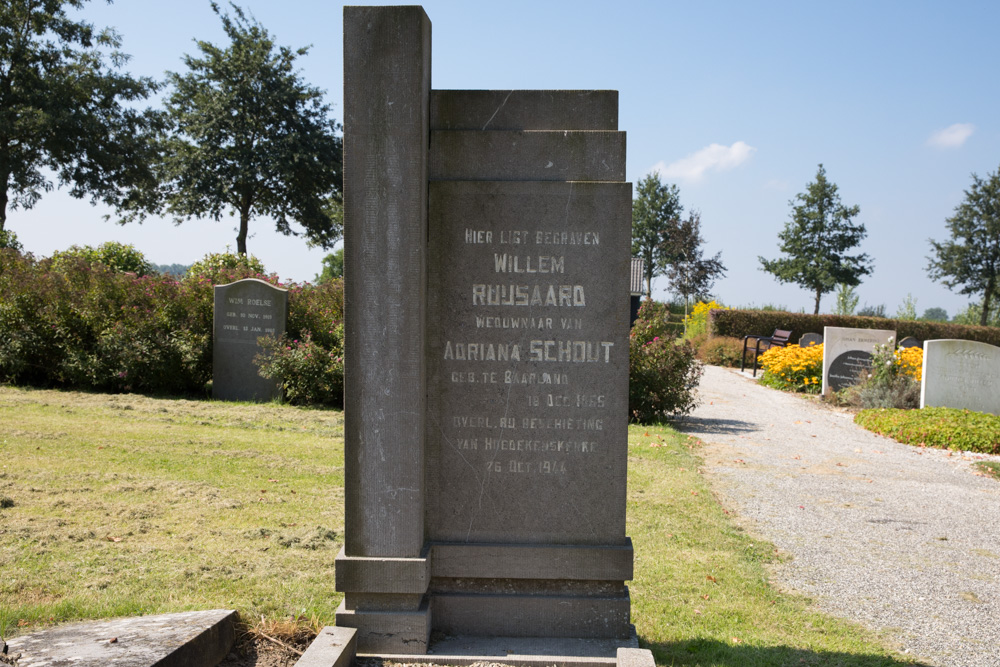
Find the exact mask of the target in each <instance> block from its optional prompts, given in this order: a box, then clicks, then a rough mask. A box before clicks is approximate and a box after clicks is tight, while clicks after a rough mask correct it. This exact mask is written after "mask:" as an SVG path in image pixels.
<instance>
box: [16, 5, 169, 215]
mask: <svg viewBox="0 0 1000 667" xmlns="http://www.w3.org/2000/svg"><path fill="white" fill-rule="evenodd" d="M86 1H87V0H3V2H0V231H2V230H3V229H4V226H5V225H6V223H7V209H8V208H10V209H12V210H14V209H17V208H24V209H28V208H31V207H32V206H34V205H35V203H36V202H38V200H39V199H40V198H41V197H42V194H43V193H45V192H48V191H50V190H52V188H53V180H55V181H57V182H58V184H59V185H66V186H69V188H70V190H69V193H70V194H71V195H73V196H74V197H78V198H83V197H85V196H90V199H91V202H92V203H96V202H98V201H100V202H104V203H106V204H108V205H110V206H114V207H122V206H124V207H132V206H135V205H136V202H137V201H138V200H139V199H141V197H142V196H143V193H146V192H148V191H149V190H150V187H151V185H152V183H153V177H152V173H151V170H150V167H149V165H150V163H151V160H152V158H153V155H154V154H153V147H152V143H151V141H150V136H151V134H152V133H153V132H154V131H155V130H156V129H157V128H158V127H159V122H160V118H161V115H160V114H158V113H157V112H154V111H152V110H148V109H147V110H142V109H139V108H137V106H136V103H137V102H140V101H141V100H144V99H145V98H146V97H148V96H149V94H150V93H152V92H153V91H155V89H156V84H155V83H154V82H153V81H152V80H151V79H148V78H140V79H135V78H132V77H131V76H130V75H129V74H127V73H125V72H124V71H122V67H123V66H124V64H125V63H126V62H127V61H128V56H126V55H125V54H123V53H121V52H120V51H119V50H118V49H119V48H120V47H121V37H120V36H119V35H118V33H116V32H115V31H114V30H111V29H109V28H105V29H101V30H98V29H95V28H94V26H93V25H91V24H89V23H86V22H83V21H74V20H72V19H71V18H70V17H68V16H67V15H66V10H67V9H80V8H82V7H83V5H84V4H85V2H86Z"/></svg>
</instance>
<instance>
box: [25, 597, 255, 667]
mask: <svg viewBox="0 0 1000 667" xmlns="http://www.w3.org/2000/svg"><path fill="white" fill-rule="evenodd" d="M238 619H239V617H238V615H237V614H236V612H235V611H233V610H230V609H213V610H209V611H186V612H180V613H175V614H158V615H155V616H138V617H134V618H113V619H107V620H101V621H86V622H83V623H69V624H67V625H59V626H56V627H53V628H46V629H45V630H39V631H38V632H34V633H32V634H30V635H24V636H23V637H15V638H14V639H11V640H9V641H8V642H7V645H8V648H7V657H8V658H10V657H14V656H17V655H20V659H19V662H18V664H21V665H25V667H27V666H29V665H34V666H35V667H41V666H42V665H69V664H72V665H73V666H74V667H107V666H112V667H152V666H153V665H156V667H215V665H217V664H219V662H221V661H222V659H223V658H225V657H226V654H228V653H229V651H230V649H231V648H232V647H233V644H234V642H235V641H236V622H237V620H238Z"/></svg>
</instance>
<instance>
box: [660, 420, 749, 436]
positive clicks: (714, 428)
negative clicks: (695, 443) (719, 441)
mask: <svg viewBox="0 0 1000 667" xmlns="http://www.w3.org/2000/svg"><path fill="white" fill-rule="evenodd" d="M672 426H673V427H674V428H675V429H677V430H678V431H681V432H682V433H692V434H695V435H705V434H715V435H727V434H736V433H754V432H756V431H759V430H761V429H760V427H759V426H757V425H756V424H754V423H753V422H748V421H743V420H741V419H721V418H717V419H712V418H708V417H687V418H685V419H684V420H683V421H677V422H674V423H673V424H672Z"/></svg>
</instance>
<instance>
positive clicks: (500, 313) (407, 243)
mask: <svg viewBox="0 0 1000 667" xmlns="http://www.w3.org/2000/svg"><path fill="white" fill-rule="evenodd" d="M344 29H345V37H344V56H345V58H344V61H345V76H344V81H345V84H344V85H345V91H344V93H345V94H344V100H345V102H344V128H345V129H344V157H345V165H344V207H345V221H346V223H345V248H346V251H345V253H344V255H345V262H346V266H345V306H346V309H347V312H346V315H345V322H346V331H345V360H346V369H345V380H346V391H345V394H346V400H345V403H346V405H345V418H346V426H345V478H346V482H345V508H346V521H345V524H346V527H345V545H344V550H343V551H342V552H341V554H340V555H339V556H338V557H337V563H336V579H337V581H336V584H337V590H339V591H342V592H343V593H344V594H345V597H344V602H343V604H342V605H341V607H340V609H339V610H338V612H337V624H338V625H346V626H351V627H356V628H358V651H359V653H362V654H364V653H388V654H423V653H425V652H427V651H428V650H433V651H434V652H435V653H438V654H440V653H441V652H442V651H445V648H442V647H444V646H445V645H451V646H458V645H459V644H455V642H462V641H466V640H468V642H467V643H462V644H460V645H461V646H463V647H466V648H463V649H454V650H463V651H471V652H472V654H475V652H476V651H482V650H484V649H483V647H484V646H485V645H486V644H484V643H482V642H479V643H477V641H478V640H484V641H485V638H493V639H490V640H489V641H491V642H493V644H491V645H494V644H495V645H494V649H495V650H500V648H498V647H501V648H502V647H504V646H505V647H506V648H504V649H503V650H502V651H501V655H503V656H504V657H506V652H507V651H510V650H514V651H515V652H516V651H518V650H522V651H524V650H525V649H524V648H523V647H524V646H525V644H524V643H523V642H524V640H527V639H531V638H534V639H540V638H543V639H546V640H552V639H553V638H561V639H563V640H567V641H569V640H579V641H580V642H592V643H591V644H587V646H589V647H591V648H588V649H580V648H579V646H578V648H577V649H575V650H578V651H586V650H598V649H597V648H595V647H598V645H599V644H600V642H604V643H603V644H600V646H602V647H603V648H601V649H600V650H603V651H607V650H610V651H611V656H612V657H613V656H614V649H615V648H616V647H623V646H634V645H635V644H634V642H635V635H634V629H633V627H632V626H631V624H630V616H629V614H630V600H629V593H628V588H627V587H626V585H625V582H626V581H627V580H629V579H631V577H632V545H631V541H630V540H629V538H628V537H627V536H626V534H625V483H626V475H625V473H626V459H627V435H628V434H627V416H628V324H629V322H628V317H629V311H628V301H627V299H626V296H627V295H628V293H629V268H630V251H629V250H630V219H631V215H630V211H631V186H630V184H629V183H627V182H626V181H625V135H624V133H622V132H619V131H618V128H617V118H618V105H617V102H618V96H617V93H616V92H613V91H510V90H507V91H481V90H471V91H461V90H448V91H444V90H442V91H436V90H431V88H430V22H429V21H428V19H427V16H426V15H425V14H424V12H423V10H422V9H421V8H420V7H346V8H345V9H344ZM432 633H433V635H434V636H435V637H438V638H444V637H449V638H450V639H447V640H446V639H440V640H439V641H437V643H435V644H434V645H433V646H431V645H430V637H431V636H432ZM498 637H506V638H507V639H506V640H500V639H496V638H498ZM456 638H459V639H456ZM461 638H465V639H461ZM518 640H522V643H521V644H519V643H518ZM448 642H451V644H449V643H448ZM497 642H499V643H497ZM504 642H507V643H504ZM470 646H471V647H472V648H468V647H470ZM534 646H535V647H536V648H538V647H541V646H543V644H538V643H536V644H534ZM518 647H522V648H521V649H519V648H518ZM608 647H610V649H609V648H608ZM527 652H530V650H527ZM466 655H469V653H466ZM494 655H496V654H494ZM581 655H587V653H586V652H584V653H581ZM580 660H583V658H581V659H580ZM650 661H651V658H650ZM584 662H585V661H584Z"/></svg>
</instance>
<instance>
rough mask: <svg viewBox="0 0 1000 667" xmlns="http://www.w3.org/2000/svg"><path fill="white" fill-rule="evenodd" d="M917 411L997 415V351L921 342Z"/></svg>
mask: <svg viewBox="0 0 1000 667" xmlns="http://www.w3.org/2000/svg"><path fill="white" fill-rule="evenodd" d="M920 407H922V408H925V407H935V408H964V409H966V410H975V411H976V412H989V413H991V414H994V415H1000V347H996V346H994V345H989V344H988V343H979V342H975V341H971V340H929V341H926V342H924V365H923V378H922V380H921V383H920Z"/></svg>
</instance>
